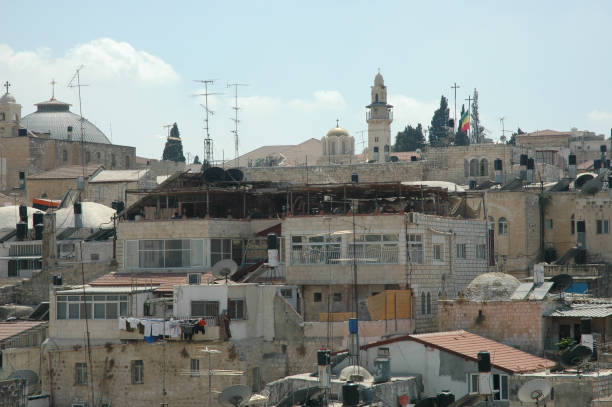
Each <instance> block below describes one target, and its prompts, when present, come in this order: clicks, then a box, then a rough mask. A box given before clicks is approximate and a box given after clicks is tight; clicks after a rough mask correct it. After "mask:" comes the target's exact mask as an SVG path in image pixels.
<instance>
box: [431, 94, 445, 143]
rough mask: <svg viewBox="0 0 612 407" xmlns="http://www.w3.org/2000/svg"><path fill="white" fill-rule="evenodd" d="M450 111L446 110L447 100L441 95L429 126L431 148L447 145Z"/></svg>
mask: <svg viewBox="0 0 612 407" xmlns="http://www.w3.org/2000/svg"><path fill="white" fill-rule="evenodd" d="M449 113H450V110H449V109H448V100H447V99H446V98H445V97H444V95H442V97H441V98H440V107H439V108H438V110H436V111H435V112H434V114H433V117H432V118H431V126H429V144H430V145H431V146H432V147H439V146H445V145H448V144H449V134H448V118H449Z"/></svg>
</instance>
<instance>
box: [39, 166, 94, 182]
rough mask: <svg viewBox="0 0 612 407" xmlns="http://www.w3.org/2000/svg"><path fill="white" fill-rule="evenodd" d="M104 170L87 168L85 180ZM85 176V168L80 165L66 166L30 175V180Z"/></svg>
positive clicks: (92, 167)
mask: <svg viewBox="0 0 612 407" xmlns="http://www.w3.org/2000/svg"><path fill="white" fill-rule="evenodd" d="M100 168H104V167H102V166H101V165H90V166H87V167H85V178H87V177H90V176H91V175H92V174H94V173H95V172H96V171H98V169H100ZM82 176H83V167H82V166H80V165H66V166H64V167H57V168H54V169H52V170H49V171H45V172H41V173H40V174H36V175H29V176H28V179H58V178H59V179H72V178H78V177H82Z"/></svg>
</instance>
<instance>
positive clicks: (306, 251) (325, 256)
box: [291, 244, 399, 265]
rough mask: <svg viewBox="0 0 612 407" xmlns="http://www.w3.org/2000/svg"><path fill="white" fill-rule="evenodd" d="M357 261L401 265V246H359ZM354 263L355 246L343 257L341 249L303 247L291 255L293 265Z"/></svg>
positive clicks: (293, 251) (356, 255)
mask: <svg viewBox="0 0 612 407" xmlns="http://www.w3.org/2000/svg"><path fill="white" fill-rule="evenodd" d="M355 260H356V261H357V263H359V264H397V263H399V246H398V245H395V246H391V245H387V246H384V245H376V244H374V245H368V244H365V245H361V244H360V245H357V249H356V250H355ZM352 261H353V246H349V248H348V253H347V255H346V256H345V257H344V256H342V253H341V250H340V248H333V249H324V248H318V247H317V248H314V247H309V246H303V247H302V248H300V249H296V248H294V249H293V250H292V253H291V264H293V265H317V264H349V263H351V262H352Z"/></svg>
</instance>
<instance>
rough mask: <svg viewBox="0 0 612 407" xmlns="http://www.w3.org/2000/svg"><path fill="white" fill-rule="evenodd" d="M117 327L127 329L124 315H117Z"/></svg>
mask: <svg viewBox="0 0 612 407" xmlns="http://www.w3.org/2000/svg"><path fill="white" fill-rule="evenodd" d="M119 329H122V330H124V331H125V330H126V329H127V320H126V319H125V317H119Z"/></svg>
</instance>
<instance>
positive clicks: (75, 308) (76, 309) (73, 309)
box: [68, 303, 81, 319]
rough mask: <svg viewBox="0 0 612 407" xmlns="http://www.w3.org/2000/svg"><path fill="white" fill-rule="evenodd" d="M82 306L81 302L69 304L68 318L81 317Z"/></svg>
mask: <svg viewBox="0 0 612 407" xmlns="http://www.w3.org/2000/svg"><path fill="white" fill-rule="evenodd" d="M80 308H81V307H80V306H79V303H70V304H68V319H79V317H80Z"/></svg>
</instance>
